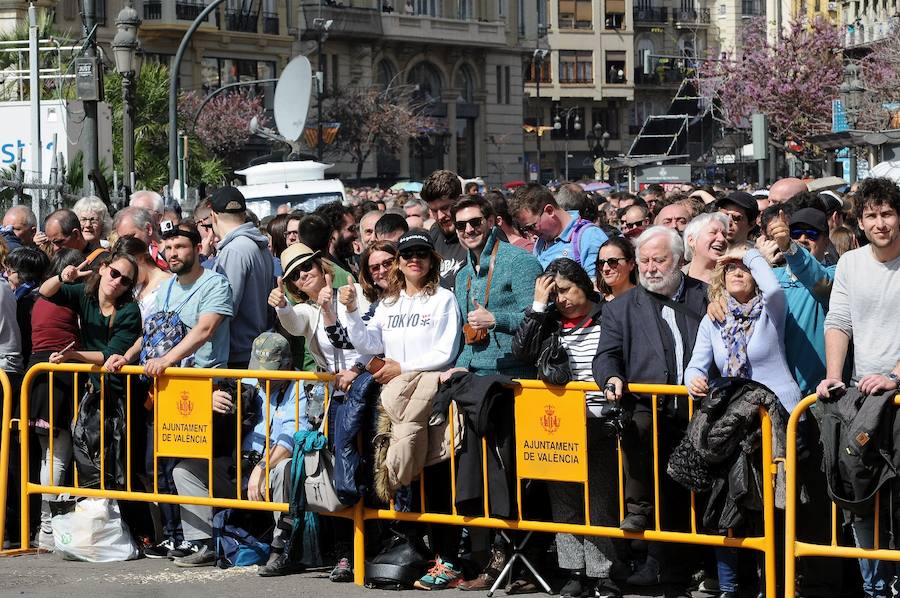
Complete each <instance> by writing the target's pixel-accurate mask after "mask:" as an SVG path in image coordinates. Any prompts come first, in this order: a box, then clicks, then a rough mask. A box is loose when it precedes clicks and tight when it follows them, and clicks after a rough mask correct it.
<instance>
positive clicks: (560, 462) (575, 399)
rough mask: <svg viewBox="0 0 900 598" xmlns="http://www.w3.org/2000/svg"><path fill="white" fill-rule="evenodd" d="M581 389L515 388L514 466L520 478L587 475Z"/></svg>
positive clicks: (562, 478) (577, 478) (581, 479)
mask: <svg viewBox="0 0 900 598" xmlns="http://www.w3.org/2000/svg"><path fill="white" fill-rule="evenodd" d="M586 440H587V421H586V418H585V408H584V392H583V391H580V390H564V389H559V388H549V389H547V388H545V389H540V390H539V389H532V388H520V389H518V390H517V391H516V445H517V448H516V467H517V470H518V475H519V477H521V478H527V479H535V480H558V481H566V482H584V480H585V479H587V446H586V444H585V443H586Z"/></svg>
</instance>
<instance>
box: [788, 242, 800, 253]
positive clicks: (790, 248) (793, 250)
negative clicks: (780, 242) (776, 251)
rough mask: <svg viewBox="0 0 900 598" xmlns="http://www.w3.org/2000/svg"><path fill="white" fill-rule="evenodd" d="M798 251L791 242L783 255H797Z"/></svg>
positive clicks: (797, 246) (797, 247)
mask: <svg viewBox="0 0 900 598" xmlns="http://www.w3.org/2000/svg"><path fill="white" fill-rule="evenodd" d="M799 249H800V246H799V245H797V244H796V243H795V242H794V241H791V244H790V245H788V249H787V251H786V252H785V253H787V254H788V255H794V254H796V253H797V251H798V250H799Z"/></svg>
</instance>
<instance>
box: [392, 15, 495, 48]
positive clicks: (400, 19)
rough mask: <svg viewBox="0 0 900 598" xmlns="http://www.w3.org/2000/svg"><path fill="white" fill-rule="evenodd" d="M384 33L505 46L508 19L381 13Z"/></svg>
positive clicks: (414, 38) (429, 40)
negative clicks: (449, 17) (482, 19)
mask: <svg viewBox="0 0 900 598" xmlns="http://www.w3.org/2000/svg"><path fill="white" fill-rule="evenodd" d="M381 26H382V30H383V32H384V36H385V37H387V38H395V39H399V40H409V41H419V42H426V43H429V44H436V43H440V44H445V45H451V46H463V47H473V46H475V47H481V48H485V47H492V48H493V47H505V46H506V25H505V22H504V21H474V20H472V21H464V20H458V19H446V18H441V17H431V16H427V15H421V16H418V15H401V14H397V13H381Z"/></svg>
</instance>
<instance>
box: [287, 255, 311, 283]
mask: <svg viewBox="0 0 900 598" xmlns="http://www.w3.org/2000/svg"><path fill="white" fill-rule="evenodd" d="M312 268H313V261H312V260H309V261H306V262H303V263H302V264H300V265H299V266H297V267H296V268H294V269H293V270H291V275H290V276H288V280H290V281H291V282H295V281H297V280H299V279H300V276H301V275H303V274H308V273H309V272H311V271H312Z"/></svg>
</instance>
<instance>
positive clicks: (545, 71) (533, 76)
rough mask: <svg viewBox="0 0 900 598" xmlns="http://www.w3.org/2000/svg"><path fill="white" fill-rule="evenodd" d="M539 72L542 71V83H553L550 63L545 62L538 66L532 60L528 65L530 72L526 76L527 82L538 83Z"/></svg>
mask: <svg viewBox="0 0 900 598" xmlns="http://www.w3.org/2000/svg"><path fill="white" fill-rule="evenodd" d="M538 71H540V73H541V83H550V82H551V81H552V78H551V77H550V61H549V60H544V62H543V63H542V64H541V65H538V64H536V63H535V61H534V60H532V61H531V62H529V63H528V70H527V71H526V74H525V82H526V83H534V82H536V81H537V74H538Z"/></svg>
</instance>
